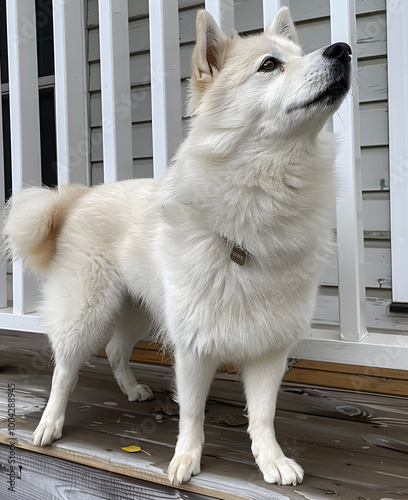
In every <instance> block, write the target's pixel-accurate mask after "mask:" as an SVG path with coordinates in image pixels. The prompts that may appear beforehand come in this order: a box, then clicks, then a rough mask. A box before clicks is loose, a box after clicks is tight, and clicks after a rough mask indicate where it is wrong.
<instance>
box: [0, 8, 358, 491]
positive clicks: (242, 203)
mask: <svg viewBox="0 0 408 500" xmlns="http://www.w3.org/2000/svg"><path fill="white" fill-rule="evenodd" d="M350 53H351V50H350V47H349V46H348V45H346V44H344V43H337V44H334V45H331V46H329V47H327V48H323V49H321V50H317V51H315V52H313V53H311V54H308V55H306V56H305V55H303V53H302V50H301V48H300V47H299V44H298V39H297V35H296V31H295V28H294V25H293V22H292V19H291V17H290V14H289V11H288V10H287V9H286V8H282V9H281V10H280V11H279V13H278V14H277V16H276V18H275V19H274V21H273V22H272V23H271V25H270V26H269V27H268V28H267V29H266V30H265V32H264V33H263V34H260V35H256V36H251V37H240V36H238V35H235V36H233V37H232V38H229V37H227V36H226V35H224V34H223V33H222V32H221V30H220V29H219V28H218V26H217V24H216V23H215V21H214V19H213V18H212V17H211V16H210V15H209V14H208V13H207V12H205V11H204V10H201V11H199V12H198V16H197V44H196V48H195V52H194V55H193V61H192V77H191V81H190V101H189V111H190V113H191V116H192V119H191V126H190V131H189V135H188V137H187V139H186V140H185V141H184V142H183V144H182V145H181V146H180V148H179V150H178V152H177V154H176V156H175V158H174V160H173V162H172V164H171V166H170V168H169V169H168V170H167V172H166V173H165V175H164V176H163V177H162V178H160V179H156V180H153V179H146V180H128V181H123V182H118V183H114V184H107V185H100V186H97V187H94V188H88V187H84V186H61V187H60V188H59V189H58V190H50V189H46V188H37V187H33V188H28V189H24V190H22V191H20V192H19V193H18V194H17V195H16V196H14V197H12V199H11V201H10V202H9V205H8V210H7V217H6V221H5V226H4V235H5V237H6V241H7V245H8V248H9V251H10V254H11V255H12V257H13V258H24V259H25V261H26V266H27V268H28V269H31V270H33V271H35V272H37V273H39V274H41V275H43V276H45V280H44V286H43V300H42V305H41V314H42V317H43V319H44V325H45V327H46V329H47V331H48V335H49V339H50V343H51V346H52V349H53V352H54V357H55V371H54V376H53V380H52V389H51V395H50V398H49V402H48V405H47V407H46V409H45V411H44V414H43V416H42V419H41V421H40V424H39V425H38V427H37V429H36V431H35V433H34V443H35V444H36V445H39V446H44V445H47V444H50V443H51V442H52V441H53V440H55V439H58V438H60V437H61V435H62V428H63V423H64V413H65V408H66V405H67V401H68V398H69V394H70V392H71V391H72V389H73V388H74V386H75V384H76V381H77V376H78V370H79V369H80V367H81V365H82V364H83V363H84V361H86V360H87V359H88V358H89V356H91V355H92V354H93V353H96V352H98V350H99V349H100V348H101V347H102V346H105V345H106V344H107V343H108V342H109V343H108V345H107V353H108V357H109V361H110V363H111V365H112V369H113V373H114V375H115V377H116V380H117V381H118V384H119V386H120V387H121V389H122V390H123V392H124V393H125V394H127V396H128V397H129V399H130V400H132V401H136V400H140V401H143V400H145V399H149V398H151V397H152V392H151V391H150V389H149V388H148V387H146V386H144V385H140V384H139V383H138V382H137V381H136V380H135V378H134V376H133V374H132V372H131V370H130V368H129V366H128V359H129V354H130V352H131V350H132V348H133V346H134V344H135V342H136V341H137V340H138V339H139V338H141V337H142V336H143V335H146V332H147V331H148V330H149V328H150V323H151V319H150V314H151V315H152V316H153V318H154V320H155V322H157V323H158V324H159V325H160V335H161V337H160V338H161V341H162V342H164V344H165V345H166V346H169V347H171V349H173V351H174V358H175V370H176V385H177V397H178V402H179V404H180V432H179V436H178V441H177V446H176V449H175V455H174V458H173V460H172V461H171V463H170V466H169V471H168V474H169V478H170V480H171V482H172V483H173V484H179V483H181V482H183V481H188V480H189V479H190V477H191V476H192V475H193V474H198V473H199V472H200V457H201V452H202V447H203V443H204V432H203V422H204V408H205V402H206V397H207V394H208V390H209V387H210V384H211V381H212V379H213V376H214V374H215V371H216V370H217V367H218V366H219V365H220V364H221V363H222V362H232V363H234V364H235V365H236V366H237V368H238V369H239V370H240V373H241V375H242V379H243V382H244V386H245V394H246V398H247V410H248V417H249V433H250V436H251V440H252V451H253V454H254V457H255V460H256V463H257V465H258V467H259V469H260V470H261V472H262V473H263V476H264V479H265V481H267V482H270V483H279V484H296V483H299V482H301V481H302V479H303V471H302V469H301V467H300V466H299V465H297V464H296V462H294V461H293V460H291V459H289V458H287V457H286V456H285V455H284V454H283V452H282V450H281V448H280V447H279V445H278V443H277V441H276V438H275V432H274V427H273V420H274V415H275V404H276V395H277V391H278V388H279V384H280V381H281V377H282V374H283V372H284V370H285V365H286V357H287V355H288V352H289V350H290V349H291V347H292V346H293V345H294V344H295V343H296V342H297V340H298V339H299V337H300V336H301V335H302V333H304V332H305V331H306V330H307V329H308V328H309V324H310V320H311V317H312V313H313V310H314V305H315V295H316V290H317V285H318V273H316V267H317V266H318V265H319V266H320V262H321V256H322V252H324V251H325V250H324V248H325V245H328V244H329V240H330V227H331V224H332V220H333V219H332V213H333V209H334V203H335V189H334V174H333V162H334V150H335V146H334V140H333V137H332V135H331V134H329V133H328V132H326V131H323V127H324V125H325V122H326V120H327V119H328V118H329V117H330V116H331V115H332V114H333V113H334V112H335V110H336V109H337V108H338V107H339V105H340V103H341V101H342V98H343V97H344V96H345V94H346V93H347V91H348V89H349V81H350Z"/></svg>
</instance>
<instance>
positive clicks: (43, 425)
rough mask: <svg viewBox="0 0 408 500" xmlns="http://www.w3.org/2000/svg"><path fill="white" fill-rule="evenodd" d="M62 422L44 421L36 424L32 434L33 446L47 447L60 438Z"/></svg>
mask: <svg viewBox="0 0 408 500" xmlns="http://www.w3.org/2000/svg"><path fill="white" fill-rule="evenodd" d="M62 427H63V422H62V423H60V422H58V421H56V422H55V421H51V420H50V421H47V420H44V421H42V420H41V422H40V423H39V424H38V427H37V428H36V430H35V431H34V434H33V443H34V445H35V446H47V444H51V443H52V442H53V441H56V440H57V439H60V438H61V437H62Z"/></svg>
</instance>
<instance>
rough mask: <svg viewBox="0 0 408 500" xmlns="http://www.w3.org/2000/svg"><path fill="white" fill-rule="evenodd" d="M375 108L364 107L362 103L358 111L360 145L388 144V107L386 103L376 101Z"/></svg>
mask: <svg viewBox="0 0 408 500" xmlns="http://www.w3.org/2000/svg"><path fill="white" fill-rule="evenodd" d="M378 104H379V105H378V107H377V108H373V109H371V108H370V109H366V108H365V107H364V105H362V107H361V108H360V109H361V112H360V137H361V146H362V147H364V146H386V145H388V109H387V108H386V103H383V104H381V103H378Z"/></svg>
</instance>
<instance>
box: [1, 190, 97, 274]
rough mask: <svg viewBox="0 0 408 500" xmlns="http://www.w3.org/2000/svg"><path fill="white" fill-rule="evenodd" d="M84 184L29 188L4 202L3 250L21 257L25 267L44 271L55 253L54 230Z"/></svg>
mask: <svg viewBox="0 0 408 500" xmlns="http://www.w3.org/2000/svg"><path fill="white" fill-rule="evenodd" d="M88 189H89V188H87V187H86V186H82V185H71V186H63V187H61V188H60V189H59V190H56V189H49V188H44V187H30V188H25V189H22V190H21V191H19V192H18V193H17V194H15V195H13V196H12V197H11V198H10V200H9V201H8V202H7V205H6V208H5V218H4V224H3V231H2V232H3V241H4V248H5V251H6V253H7V255H8V257H10V258H11V259H13V260H15V259H20V258H22V259H24V261H25V262H24V264H25V267H26V268H27V269H29V270H30V271H34V272H36V273H40V274H42V273H44V272H45V271H46V269H47V267H48V265H49V263H50V262H51V260H52V258H53V257H54V255H55V252H56V240H57V236H58V232H59V230H60V229H61V227H62V224H63V223H64V220H65V218H66V216H67V213H68V210H69V208H70V207H72V205H73V204H74V202H75V201H76V200H77V199H78V198H80V197H81V196H82V195H83V194H84V193H85V191H86V190H88Z"/></svg>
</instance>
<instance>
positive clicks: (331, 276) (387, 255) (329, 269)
mask: <svg viewBox="0 0 408 500" xmlns="http://www.w3.org/2000/svg"><path fill="white" fill-rule="evenodd" d="M364 263H365V266H364V267H365V283H366V287H368V288H380V283H381V285H382V288H384V289H385V288H391V252H390V249H389V248H371V247H369V248H365V249H364ZM378 280H381V281H380V282H379V281H378ZM338 283H339V277H338V272H337V254H336V253H334V254H332V255H331V256H330V258H329V260H328V261H327V264H326V266H325V269H324V271H323V275H322V279H321V285H323V286H337V285H338Z"/></svg>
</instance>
